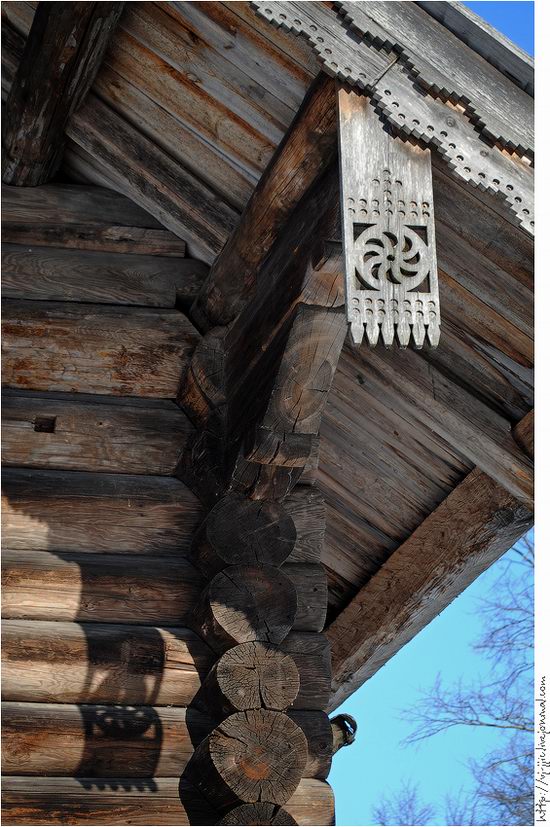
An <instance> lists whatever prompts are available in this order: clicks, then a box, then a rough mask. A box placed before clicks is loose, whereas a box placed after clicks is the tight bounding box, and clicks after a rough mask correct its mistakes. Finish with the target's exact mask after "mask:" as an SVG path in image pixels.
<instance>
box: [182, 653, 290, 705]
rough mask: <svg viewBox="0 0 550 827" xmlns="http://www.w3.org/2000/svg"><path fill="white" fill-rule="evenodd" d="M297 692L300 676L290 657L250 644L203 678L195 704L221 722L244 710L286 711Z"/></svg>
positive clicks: (225, 659) (213, 668) (218, 664)
mask: <svg viewBox="0 0 550 827" xmlns="http://www.w3.org/2000/svg"><path fill="white" fill-rule="evenodd" d="M299 689H300V675H299V672H298V667H297V666H296V664H295V662H294V660H293V659H292V658H291V656H290V655H285V653H284V652H281V651H280V649H276V648H274V647H273V646H269V645H266V644H264V643H260V642H259V641H251V642H250V643H241V644H240V645H239V646H235V647H233V649H229V650H228V651H227V652H226V653H225V654H224V655H222V656H221V658H220V659H219V660H218V661H217V663H215V664H214V666H213V667H212V669H211V670H210V672H209V673H208V675H207V677H206V678H205V680H204V683H203V685H202V688H201V690H200V699H198V701H199V704H200V706H204V708H205V709H206V710H207V711H208V712H209V713H210V714H211V715H215V716H216V718H217V719H218V720H221V719H222V718H225V717H227V716H228V715H231V714H233V713H234V712H241V711H243V710H245V709H262V708H263V709H273V710H284V709H287V707H289V706H290V705H291V704H292V702H293V701H294V700H295V699H296V696H297V695H298V691H299Z"/></svg>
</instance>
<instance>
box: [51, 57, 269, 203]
mask: <svg viewBox="0 0 550 827" xmlns="http://www.w3.org/2000/svg"><path fill="white" fill-rule="evenodd" d="M111 63H112V65H111ZM168 68H170V69H171V67H166V66H165V67H164V69H165V71H168ZM136 71H139V68H134V69H133V68H132V66H131V65H130V66H129V67H128V69H127V70H126V71H124V66H121V65H120V61H119V60H118V57H113V60H112V61H110V59H109V57H107V60H106V61H105V63H104V65H103V68H102V70H101V73H100V75H99V77H98V78H97V81H96V84H95V87H94V88H95V90H97V93H98V94H100V95H101V97H102V98H103V100H105V101H107V102H108V104H109V106H110V108H111V109H113V110H114V111H115V112H117V113H118V114H119V115H120V116H121V117H123V118H124V119H125V120H126V121H129V122H130V123H131V124H133V125H134V126H135V127H136V128H137V129H139V130H140V131H141V132H143V133H144V134H145V135H146V136H147V137H148V138H150V139H151V140H152V141H153V142H154V143H156V144H158V145H160V146H162V147H163V148H164V149H165V150H166V152H167V153H168V154H169V155H171V156H172V158H174V159H175V160H176V161H178V162H179V163H180V164H181V165H182V166H184V167H185V168H186V169H188V170H190V171H191V172H192V173H193V174H194V175H196V176H197V177H198V178H200V179H201V180H202V181H205V182H206V183H207V184H208V186H209V187H210V188H211V189H212V190H213V191H214V192H219V193H220V194H221V195H222V197H223V200H224V201H226V202H227V203H228V204H230V205H231V206H232V207H235V208H236V209H238V210H242V209H243V207H244V205H245V204H246V202H247V200H248V198H249V197H250V194H251V193H252V190H253V188H254V184H255V182H256V181H257V179H258V177H259V174H260V173H259V172H258V171H257V170H256V169H255V168H252V169H251V168H250V167H249V165H248V164H247V165H246V168H244V167H243V166H242V165H241V164H239V163H237V161H230V159H229V158H228V157H227V156H226V155H220V153H219V152H218V151H217V147H216V142H215V141H214V142H211V141H209V140H206V138H205V137H203V136H202V135H200V134H198V133H197V132H196V131H195V130H194V129H193V128H192V126H191V125H187V123H186V122H185V121H182V120H181V117H182V116H181V112H180V110H178V113H174V114H172V112H171V107H170V105H169V104H168V103H167V101H166V98H165V95H166V90H163V95H160V94H159V95H156V96H155V97H151V94H150V92H149V90H146V91H145V90H143V89H141V88H138V87H137V86H136V85H135V72H136ZM121 72H123V74H121ZM157 98H159V99H160V101H161V102H159V100H157ZM162 103H164V104H165V106H168V109H166V108H165V106H163V105H162ZM178 103H179V104H180V106H181V96H178ZM176 114H178V115H179V117H176ZM73 147H74V144H72V145H71V146H70V157H67V156H66V159H65V160H66V163H67V164H68V165H69V167H70V168H71V169H72V170H75V169H77V168H78V167H79V161H78V160H77V159H76V158H75V153H74V151H73ZM80 165H82V164H80Z"/></svg>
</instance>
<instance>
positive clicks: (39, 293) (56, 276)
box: [2, 244, 207, 308]
mask: <svg viewBox="0 0 550 827" xmlns="http://www.w3.org/2000/svg"><path fill="white" fill-rule="evenodd" d="M206 272H207V267H206V265H204V264H202V262H199V261H194V260H193V259H176V258H174V257H173V256H172V257H169V256H166V257H161V256H158V255H156V256H147V255H138V254H136V253H106V252H100V251H86V252H83V251H80V250H78V251H77V250H72V249H70V248H69V249H65V248H63V247H60V248H55V247H34V246H27V245H25V246H23V245H20V244H3V245H2V282H3V295H4V297H5V298H14V299H40V300H45V301H76V302H78V301H80V302H97V303H103V304H124V305H142V306H146V307H166V308H169V307H175V305H176V301H181V300H184V301H185V300H186V301H187V302H190V301H192V299H193V298H194V297H195V296H196V294H197V293H198V291H199V289H200V286H201V284H202V281H203V279H204V276H205V275H206Z"/></svg>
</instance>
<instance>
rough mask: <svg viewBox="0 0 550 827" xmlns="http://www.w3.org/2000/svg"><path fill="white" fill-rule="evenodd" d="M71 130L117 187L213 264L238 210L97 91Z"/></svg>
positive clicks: (72, 124) (71, 123)
mask: <svg viewBox="0 0 550 827" xmlns="http://www.w3.org/2000/svg"><path fill="white" fill-rule="evenodd" d="M67 134H68V135H69V137H70V138H71V139H72V140H73V141H74V142H75V143H76V144H77V145H78V146H80V147H82V148H83V149H84V150H86V151H87V152H89V153H91V154H92V155H93V156H94V158H97V159H99V161H100V163H101V166H102V168H105V169H106V170H107V172H108V175H109V178H110V179H112V180H113V182H114V183H115V188H116V189H118V190H119V191H121V192H123V193H124V194H126V195H128V196H130V197H131V198H132V200H133V201H136V202H137V203H138V204H139V205H140V206H142V207H143V208H145V209H146V210H148V211H149V212H150V213H151V214H152V215H153V216H155V218H157V219H158V220H159V221H160V222H161V223H162V224H163V226H165V227H167V228H168V229H169V230H171V231H172V232H174V233H175V234H176V235H177V236H179V237H181V238H184V239H185V240H186V241H187V242H188V243H189V244H190V247H191V252H193V253H197V254H198V257H199V258H202V259H203V260H204V261H206V262H208V263H211V262H212V260H213V259H214V257H215V255H216V253H218V252H219V251H220V250H221V248H222V246H223V244H224V242H225V239H226V238H227V236H228V234H229V233H230V232H231V230H232V229H233V227H234V226H235V223H236V218H237V214H236V212H235V210H234V209H233V208H231V207H229V205H226V204H224V203H223V202H221V201H220V199H219V198H218V197H217V196H216V194H215V193H214V192H213V191H212V190H210V189H209V188H208V187H207V186H206V185H205V184H203V183H202V182H201V181H200V180H199V179H198V178H196V177H195V176H194V175H193V174H192V173H190V172H188V171H186V170H185V169H184V168H182V167H181V165H180V164H177V163H176V162H175V161H174V160H172V159H171V158H170V157H169V156H168V155H167V154H166V153H164V152H162V151H161V150H160V149H159V148H158V147H157V145H156V144H155V143H154V142H153V141H151V140H150V139H148V138H147V137H146V136H145V135H143V133H141V132H139V131H138V130H137V129H136V128H135V127H133V126H132V125H131V124H130V123H128V122H127V121H125V120H123V119H122V118H121V117H120V116H118V115H117V114H116V113H115V112H113V111H112V110H111V109H110V108H109V107H108V106H106V105H105V104H104V103H103V102H102V101H100V100H99V98H96V97H95V96H93V95H90V96H89V97H88V99H87V101H86V103H85V104H84V105H83V106H82V107H81V109H80V110H79V111H78V113H76V114H75V115H74V116H73V118H72V119H71V122H70V124H69V126H68V130H67ZM145 170H147V175H145V176H144V175H143V173H144V171H145Z"/></svg>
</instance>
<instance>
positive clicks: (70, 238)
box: [2, 188, 187, 259]
mask: <svg viewBox="0 0 550 827" xmlns="http://www.w3.org/2000/svg"><path fill="white" fill-rule="evenodd" d="M4 189H5V188H4ZM2 236H3V239H4V241H5V242H11V243H13V244H30V245H31V246H32V245H36V246H37V247H56V248H59V247H64V248H67V249H74V250H92V251H93V250H96V251H101V252H105V253H132V254H134V255H139V254H144V255H147V256H149V255H159V256H166V257H168V256H171V257H176V258H180V259H181V258H182V257H183V256H184V255H185V253H186V250H187V245H186V244H185V241H182V239H180V238H177V236H175V235H174V234H173V233H170V232H168V230H148V229H144V228H142V227H119V226H117V225H112V226H109V225H104V226H97V227H94V226H93V225H91V226H90V225H88V224H67V225H62V224H9V223H4V224H3V227H2Z"/></svg>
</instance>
